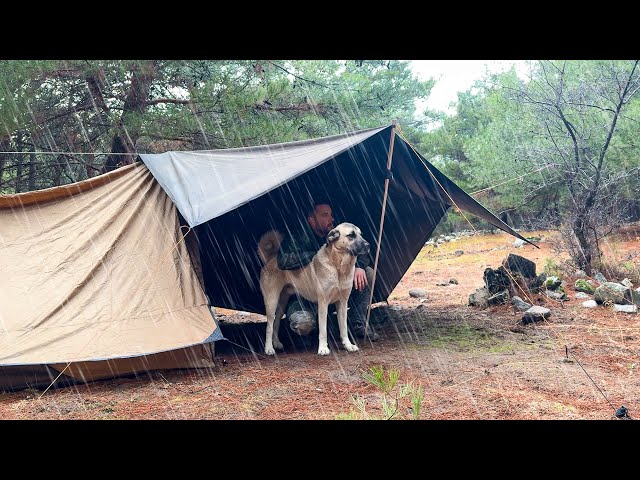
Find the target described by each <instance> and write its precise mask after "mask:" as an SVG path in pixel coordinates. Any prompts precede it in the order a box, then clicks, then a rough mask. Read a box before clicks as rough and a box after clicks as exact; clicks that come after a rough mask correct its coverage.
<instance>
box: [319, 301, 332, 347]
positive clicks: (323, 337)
mask: <svg viewBox="0 0 640 480" xmlns="http://www.w3.org/2000/svg"><path fill="white" fill-rule="evenodd" d="M328 307H329V304H327V302H326V301H325V300H324V299H323V298H320V299H318V329H319V330H320V333H319V345H318V355H329V353H331V352H330V351H329V344H328V343H327V309H328Z"/></svg>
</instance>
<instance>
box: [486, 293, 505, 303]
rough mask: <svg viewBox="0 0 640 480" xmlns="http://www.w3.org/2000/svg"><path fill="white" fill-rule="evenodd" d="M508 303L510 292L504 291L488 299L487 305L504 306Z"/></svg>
mask: <svg viewBox="0 0 640 480" xmlns="http://www.w3.org/2000/svg"><path fill="white" fill-rule="evenodd" d="M508 301H509V290H503V291H502V292H498V293H496V294H495V295H492V296H490V297H489V298H488V299H487V303H488V304H489V305H502V304H504V303H507V302H508Z"/></svg>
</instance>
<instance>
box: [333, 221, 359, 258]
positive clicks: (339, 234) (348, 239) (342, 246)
mask: <svg viewBox="0 0 640 480" xmlns="http://www.w3.org/2000/svg"><path fill="white" fill-rule="evenodd" d="M327 245H330V246H331V247H333V248H337V249H338V250H343V251H346V252H348V253H349V254H351V255H353V256H354V257H356V256H358V255H365V254H367V253H369V242H367V241H366V240H365V239H364V238H362V232H361V231H360V229H359V228H358V227H356V226H355V225H354V224H352V223H341V224H340V225H338V226H337V227H335V228H334V229H333V230H331V231H330V232H329V233H328V234H327Z"/></svg>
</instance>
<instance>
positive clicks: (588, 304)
mask: <svg viewBox="0 0 640 480" xmlns="http://www.w3.org/2000/svg"><path fill="white" fill-rule="evenodd" d="M580 305H582V306H583V307H584V308H596V307H597V306H598V302H596V301H595V300H587V301H586V302H582V303H581V304H580Z"/></svg>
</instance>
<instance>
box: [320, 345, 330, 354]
mask: <svg viewBox="0 0 640 480" xmlns="http://www.w3.org/2000/svg"><path fill="white" fill-rule="evenodd" d="M330 353H331V351H330V350H329V347H328V346H326V345H324V346H323V345H320V346H319V347H318V355H329V354H330Z"/></svg>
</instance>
